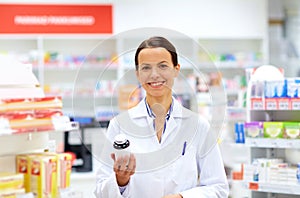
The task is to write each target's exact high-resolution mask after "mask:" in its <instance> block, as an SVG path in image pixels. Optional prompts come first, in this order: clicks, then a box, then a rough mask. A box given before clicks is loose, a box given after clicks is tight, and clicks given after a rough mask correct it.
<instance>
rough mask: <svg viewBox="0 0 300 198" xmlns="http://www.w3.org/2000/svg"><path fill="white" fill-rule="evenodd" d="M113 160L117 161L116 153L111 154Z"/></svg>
mask: <svg viewBox="0 0 300 198" xmlns="http://www.w3.org/2000/svg"><path fill="white" fill-rule="evenodd" d="M110 157H111V159H113V160H114V161H116V155H115V154H114V153H111V154H110Z"/></svg>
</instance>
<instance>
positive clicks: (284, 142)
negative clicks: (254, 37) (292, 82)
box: [242, 66, 300, 198]
mask: <svg viewBox="0 0 300 198" xmlns="http://www.w3.org/2000/svg"><path fill="white" fill-rule="evenodd" d="M259 69H260V68H259ZM267 69H268V71H269V72H274V71H275V69H274V67H271V66H263V67H262V68H261V70H260V71H258V72H257V73H254V76H255V77H254V78H253V80H252V81H250V83H249V87H248V97H247V121H248V122H251V121H259V122H264V121H269V122H270V121H274V122H285V121H288V122H293V121H295V122H299V120H300V111H299V110H298V109H289V110H278V109H276V108H275V109H274V110H268V109H267V108H269V107H268V103H265V102H266V101H267V98H265V90H264V89H265V87H263V88H262V90H261V91H262V95H261V99H262V101H263V104H265V106H264V107H262V108H261V109H255V107H253V108H251V106H252V105H251V102H252V101H251V97H255V96H253V95H252V94H253V93H252V92H250V91H251V90H252V89H253V86H254V83H255V82H265V81H276V80H277V81H280V80H282V81H283V80H284V78H283V76H280V75H279V73H280V72H279V70H277V69H276V72H277V73H276V72H275V73H273V74H270V77H269V78H270V79H265V78H263V79H261V77H262V76H261V74H264V73H266V71H267ZM273 69H274V70H273ZM262 71H265V72H264V73H262ZM263 85H264V84H263ZM274 100H275V98H274ZM277 100H278V101H279V99H278V98H277ZM290 100H294V99H291V98H290ZM245 146H247V147H248V148H250V151H251V153H250V156H249V161H250V162H249V163H252V162H253V161H254V160H255V159H259V158H260V159H261V158H264V159H274V158H279V159H283V161H284V162H286V163H288V164H289V165H295V163H296V162H295V161H296V160H297V159H298V160H299V158H298V157H296V155H297V154H296V155H295V154H294V155H293V156H291V155H290V154H291V153H290V152H291V151H293V152H297V150H298V151H300V150H299V149H300V139H298V138H297V139H285V138H267V137H264V138H259V137H255V138H250V137H246V138H245ZM298 153H299V152H298ZM288 168H290V166H288ZM249 170H250V169H249ZM249 170H248V171H249ZM280 170H281V169H280ZM291 170H292V169H289V170H286V171H291ZM265 171H267V170H266V169H264V173H262V174H267V176H262V177H263V178H264V177H266V178H268V180H267V181H268V182H267V181H264V179H262V180H259V181H258V182H257V181H249V178H248V179H247V178H246V181H243V182H242V183H243V186H244V188H245V189H249V190H251V191H252V193H251V194H252V197H253V198H260V197H261V198H263V197H276V198H282V197H298V196H299V195H300V191H299V189H300V185H299V184H297V182H296V181H295V180H296V179H293V180H291V179H288V178H291V177H292V178H293V176H291V175H289V174H292V175H293V172H291V173H290V172H286V174H282V175H278V176H277V177H278V179H276V181H275V179H274V178H273V177H274V176H273V177H271V176H269V174H270V175H271V170H270V172H267V173H265ZM276 173H277V172H276ZM276 173H272V174H276ZM278 174H279V173H278ZM287 174H288V175H287ZM280 176H281V177H280ZM246 177H247V176H246ZM283 177H284V178H283ZM295 178H296V170H295ZM244 179H245V178H244ZM273 179H274V181H273ZM269 180H270V181H269ZM278 180H282V182H280V181H278Z"/></svg>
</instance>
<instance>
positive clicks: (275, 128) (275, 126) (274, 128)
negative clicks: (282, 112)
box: [264, 122, 283, 138]
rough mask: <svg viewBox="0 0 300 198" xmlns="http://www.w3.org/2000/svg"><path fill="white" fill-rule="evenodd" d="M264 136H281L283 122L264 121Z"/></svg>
mask: <svg viewBox="0 0 300 198" xmlns="http://www.w3.org/2000/svg"><path fill="white" fill-rule="evenodd" d="M264 137H265V138H283V122H264Z"/></svg>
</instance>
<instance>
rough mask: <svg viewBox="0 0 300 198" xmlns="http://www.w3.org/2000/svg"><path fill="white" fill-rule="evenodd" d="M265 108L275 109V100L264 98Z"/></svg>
mask: <svg viewBox="0 0 300 198" xmlns="http://www.w3.org/2000/svg"><path fill="white" fill-rule="evenodd" d="M266 109H267V110H277V100H276V99H273V98H272V99H269V98H268V99H266Z"/></svg>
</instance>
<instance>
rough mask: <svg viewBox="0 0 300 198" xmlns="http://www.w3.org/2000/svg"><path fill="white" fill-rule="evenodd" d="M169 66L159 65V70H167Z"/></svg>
mask: <svg viewBox="0 0 300 198" xmlns="http://www.w3.org/2000/svg"><path fill="white" fill-rule="evenodd" d="M168 67H169V66H168V65H165V64H162V65H159V68H161V69H167V68H168Z"/></svg>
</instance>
